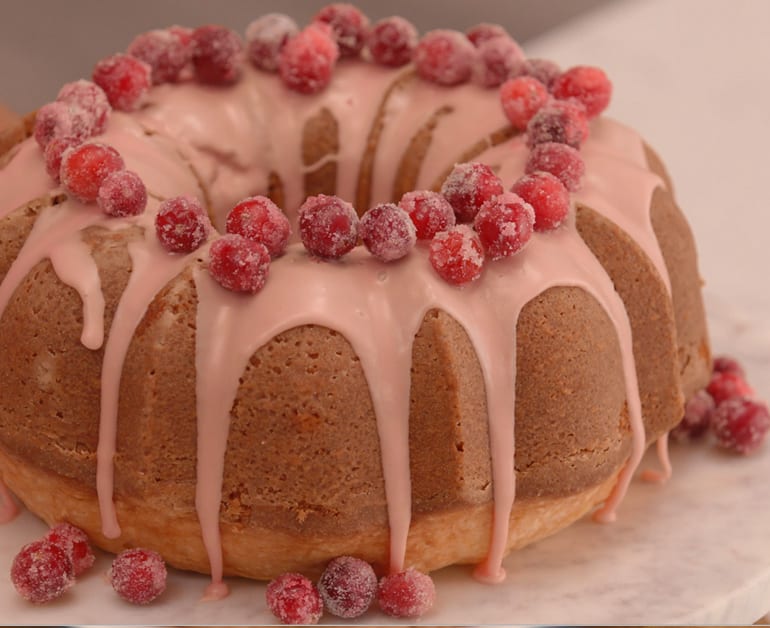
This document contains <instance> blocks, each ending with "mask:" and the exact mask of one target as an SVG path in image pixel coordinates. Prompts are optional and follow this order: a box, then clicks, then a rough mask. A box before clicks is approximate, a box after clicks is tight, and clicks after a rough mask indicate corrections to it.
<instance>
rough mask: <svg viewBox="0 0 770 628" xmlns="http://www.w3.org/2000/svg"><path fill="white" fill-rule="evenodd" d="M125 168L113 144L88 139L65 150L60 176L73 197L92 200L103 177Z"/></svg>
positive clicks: (94, 198) (87, 201) (85, 200)
mask: <svg viewBox="0 0 770 628" xmlns="http://www.w3.org/2000/svg"><path fill="white" fill-rule="evenodd" d="M124 167H125V166H124V164H123V158H122V157H121V156H120V154H119V153H118V151H116V150H115V149H114V148H112V146H107V145H106V144H99V143H96V142H89V143H87V144H81V145H80V146H76V147H74V148H69V149H67V150H66V151H64V155H63V156H62V160H61V170H60V172H59V176H60V178H61V183H62V185H63V186H64V189H65V190H67V192H69V193H70V194H72V196H74V197H75V198H77V199H79V200H81V201H83V202H85V203H93V202H94V201H95V200H96V197H97V196H98V194H99V188H100V187H101V185H102V183H103V182H104V180H105V179H106V178H107V177H108V176H110V175H111V174H112V173H113V172H117V171H118V170H123V168H124Z"/></svg>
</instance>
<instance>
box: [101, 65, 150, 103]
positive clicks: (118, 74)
mask: <svg viewBox="0 0 770 628" xmlns="http://www.w3.org/2000/svg"><path fill="white" fill-rule="evenodd" d="M92 78H93V81H94V83H96V84H97V85H98V86H99V87H101V88H102V89H103V90H104V93H105V94H107V99H108V100H109V101H110V104H111V105H112V107H113V108H114V109H117V110H118V111H133V110H134V109H137V108H138V107H139V105H141V104H142V100H143V99H144V97H145V95H146V94H147V91H148V90H149V89H150V85H151V84H152V68H150V66H149V65H147V64H146V63H145V62H144V61H141V60H139V59H137V58H136V57H132V56H131V55H124V54H116V55H113V56H111V57H107V58H106V59H102V60H101V61H99V63H97V64H96V66H95V67H94V73H93V76H92Z"/></svg>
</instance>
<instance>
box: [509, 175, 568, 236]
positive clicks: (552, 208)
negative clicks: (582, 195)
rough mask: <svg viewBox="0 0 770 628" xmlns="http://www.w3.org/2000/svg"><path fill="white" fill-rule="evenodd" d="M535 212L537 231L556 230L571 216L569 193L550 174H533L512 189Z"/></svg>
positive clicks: (515, 184) (522, 178)
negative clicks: (568, 215)
mask: <svg viewBox="0 0 770 628" xmlns="http://www.w3.org/2000/svg"><path fill="white" fill-rule="evenodd" d="M511 192H513V193H514V194H518V195H519V196H520V197H521V198H523V199H524V200H525V201H526V202H527V203H529V204H530V205H532V208H533V209H534V210H535V231H549V230H551V229H556V227H558V226H559V225H560V224H561V223H562V222H564V219H565V218H566V217H567V214H569V208H570V201H569V192H568V191H567V188H565V187H564V184H563V183H562V182H561V181H559V179H557V178H556V177H555V176H553V175H552V174H551V173H550V172H533V173H532V174H527V175H524V176H523V177H521V178H520V179H519V180H518V181H516V183H514V184H513V187H511Z"/></svg>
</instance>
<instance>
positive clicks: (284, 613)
mask: <svg viewBox="0 0 770 628" xmlns="http://www.w3.org/2000/svg"><path fill="white" fill-rule="evenodd" d="M265 597H266V599H267V606H268V608H269V609H270V611H271V612H272V613H273V615H275V616H276V617H277V618H278V619H280V620H281V621H282V622H283V623H284V624H317V623H318V620H319V619H321V614H322V613H323V603H322V602H321V596H320V595H319V594H318V590H317V589H316V588H315V586H314V585H313V583H312V582H310V580H308V579H307V578H305V576H303V575H302V574H298V573H285V574H282V575H280V576H278V577H277V578H276V579H275V580H273V581H272V582H271V583H270V584H268V585H267V590H266V591H265Z"/></svg>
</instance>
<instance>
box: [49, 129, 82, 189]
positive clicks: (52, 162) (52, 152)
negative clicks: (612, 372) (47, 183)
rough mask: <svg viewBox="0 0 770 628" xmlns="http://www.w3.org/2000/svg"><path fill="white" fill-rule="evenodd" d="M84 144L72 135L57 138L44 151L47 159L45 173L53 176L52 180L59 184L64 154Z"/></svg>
mask: <svg viewBox="0 0 770 628" xmlns="http://www.w3.org/2000/svg"><path fill="white" fill-rule="evenodd" d="M82 143H83V140H81V139H80V138H79V137H72V136H71V135H65V136H64V137H55V138H53V139H52V140H51V141H50V142H48V144H47V145H46V147H45V150H44V151H43V158H44V159H45V171H46V172H47V173H48V174H49V175H50V176H51V178H52V179H53V180H54V181H56V183H59V182H60V181H61V177H60V176H59V172H60V170H61V160H62V157H63V156H64V152H65V151H66V150H67V149H68V148H73V147H75V146H80V145H81V144H82Z"/></svg>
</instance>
